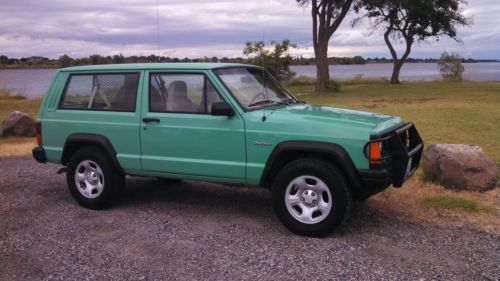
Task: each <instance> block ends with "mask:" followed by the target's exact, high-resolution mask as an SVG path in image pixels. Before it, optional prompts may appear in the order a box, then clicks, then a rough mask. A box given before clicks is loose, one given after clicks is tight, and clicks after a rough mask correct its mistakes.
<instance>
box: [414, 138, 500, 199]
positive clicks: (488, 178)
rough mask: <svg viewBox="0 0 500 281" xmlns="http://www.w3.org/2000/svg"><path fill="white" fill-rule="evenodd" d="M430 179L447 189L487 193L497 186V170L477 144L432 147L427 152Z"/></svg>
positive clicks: (425, 158)
mask: <svg viewBox="0 0 500 281" xmlns="http://www.w3.org/2000/svg"><path fill="white" fill-rule="evenodd" d="M423 169H424V173H425V174H426V176H427V178H431V179H432V180H435V181H437V182H438V183H440V184H442V185H443V186H445V187H447V188H452V189H462V190H473V191H481V192H483V191H487V190H490V189H493V188H495V187H496V183H497V181H498V167H497V166H496V165H495V163H494V162H493V161H492V160H491V158H489V157H488V156H487V155H486V154H485V153H484V152H483V150H482V149H481V148H480V147H479V146H476V145H467V144H433V145H431V146H429V148H427V150H425V151H424V156H423Z"/></svg>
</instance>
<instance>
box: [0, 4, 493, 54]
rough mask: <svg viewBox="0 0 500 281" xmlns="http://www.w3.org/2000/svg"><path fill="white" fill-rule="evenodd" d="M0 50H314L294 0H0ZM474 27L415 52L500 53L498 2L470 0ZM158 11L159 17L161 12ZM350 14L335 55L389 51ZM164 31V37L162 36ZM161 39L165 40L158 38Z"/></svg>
mask: <svg viewBox="0 0 500 281" xmlns="http://www.w3.org/2000/svg"><path fill="white" fill-rule="evenodd" d="M157 2H158V6H157ZM0 4H1V6H0V7H1V8H0V54H5V55H7V56H9V57H25V56H34V55H40V56H47V57H50V58H57V57H59V56H60V55H62V54H64V53H66V54H68V55H70V56H71V57H82V56H88V55H90V54H101V55H113V54H119V53H123V54H124V55H149V54H152V53H153V54H158V53H160V54H161V55H164V56H171V57H202V56H219V57H222V56H228V57H235V56H242V53H241V50H242V48H243V45H244V42H245V41H249V40H250V41H256V40H262V39H264V40H266V41H269V40H282V39H290V40H291V41H292V42H295V43H297V44H298V46H299V48H298V49H296V50H293V52H292V54H293V55H297V56H311V55H312V54H313V51H312V49H311V46H312V40H311V18H310V11H309V9H308V8H302V7H299V6H298V5H297V4H296V1H294V0H262V1H238V0H190V1H189V0H188V1H178V0H142V1H141V0H135V1H134V0H82V1H70V0H43V1H40V0H0ZM464 14H465V15H466V16H467V17H472V18H473V25H472V26H471V27H463V28H460V29H459V33H458V34H459V37H460V39H461V40H462V41H463V44H457V43H456V42H455V41H453V40H450V39H447V38H442V39H440V40H439V41H435V40H434V39H430V40H428V41H427V42H423V43H421V44H419V45H418V46H416V47H415V48H414V51H413V52H412V54H411V56H412V57H438V56H439V54H440V53H441V52H442V51H444V50H446V51H448V52H457V53H459V54H460V55H461V56H463V57H467V58H469V57H472V58H483V59H484V58H493V59H500V2H499V0H469V1H468V4H467V5H466V6H464ZM157 15H158V17H157ZM354 17H355V14H353V13H351V14H350V15H349V16H348V17H347V18H346V20H344V23H343V24H342V26H341V27H340V28H339V30H338V31H337V32H336V34H335V35H334V36H333V38H332V39H331V41H330V50H329V55H331V56H354V55H362V56H365V57H375V56H377V57H381V56H384V57H389V53H388V51H387V47H386V46H385V44H384V43H383V39H382V37H381V33H380V32H372V31H371V30H370V29H369V22H364V23H362V24H361V25H359V26H357V27H355V28H352V27H351V26H350V24H349V22H350V21H351V20H352V19H353V18H354ZM158 29H159V35H160V36H159V40H158V36H157V34H158V32H157V31H158ZM158 42H159V44H158Z"/></svg>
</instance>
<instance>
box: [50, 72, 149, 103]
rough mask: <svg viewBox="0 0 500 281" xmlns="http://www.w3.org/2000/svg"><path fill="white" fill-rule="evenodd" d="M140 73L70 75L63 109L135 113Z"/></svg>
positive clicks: (64, 95) (63, 96)
mask: <svg viewBox="0 0 500 281" xmlns="http://www.w3.org/2000/svg"><path fill="white" fill-rule="evenodd" d="M138 84H139V73H119V74H118V73H116V74H102V73H101V74H97V73H96V74H71V75H70V76H69V78H68V81H67V82H66V87H65V89H64V93H63V95H62V99H61V102H60V105H59V108H61V109H79V110H105V111H106V110H107V111H134V110H135V101H136V97H137V87H138Z"/></svg>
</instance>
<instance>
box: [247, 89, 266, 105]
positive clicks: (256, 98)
mask: <svg viewBox="0 0 500 281" xmlns="http://www.w3.org/2000/svg"><path fill="white" fill-rule="evenodd" d="M260 96H262V99H264V98H265V95H264V93H262V92H260V93H258V94H256V95H255V96H254V97H253V98H252V100H251V101H250V102H249V103H248V104H252V103H254V102H256V101H257V100H258V97H260Z"/></svg>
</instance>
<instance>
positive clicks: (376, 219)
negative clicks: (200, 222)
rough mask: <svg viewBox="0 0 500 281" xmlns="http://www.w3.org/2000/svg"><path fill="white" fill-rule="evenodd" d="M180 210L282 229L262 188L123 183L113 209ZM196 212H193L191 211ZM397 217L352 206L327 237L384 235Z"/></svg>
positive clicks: (139, 180) (134, 180)
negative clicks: (224, 216) (243, 219)
mask: <svg viewBox="0 0 500 281" xmlns="http://www.w3.org/2000/svg"><path fill="white" fill-rule="evenodd" d="M148 205H150V208H154V207H160V208H174V209H182V210H185V211H187V212H193V213H198V214H199V213H201V214H206V215H207V216H209V214H218V213H225V214H228V213H230V214H231V216H232V217H241V218H245V217H247V218H251V219H253V220H256V221H257V222H258V223H261V225H262V226H269V225H266V224H269V223H273V224H274V226H273V228H275V227H280V228H282V226H281V224H280V223H279V222H278V220H277V218H276V217H275V215H274V212H273V210H272V207H271V201H270V192H269V191H268V190H267V189H264V188H258V187H244V186H226V185H221V184H215V183H208V182H195V181H181V182H178V183H163V182H160V181H157V180H156V179H154V178H130V179H127V185H126V191H125V193H124V196H123V199H122V201H121V203H120V204H119V205H117V206H116V207H115V208H128V207H134V206H141V207H146V208H147V207H148ZM195 209H196V211H195ZM398 217H399V218H400V217H401V215H400V214H398V213H394V212H389V211H385V210H384V211H381V210H378V209H375V208H372V207H369V206H367V205H365V204H364V203H362V202H354V204H353V209H352V211H351V214H350V216H349V218H348V219H347V221H346V222H345V223H344V224H343V225H342V226H341V228H340V229H338V230H337V231H336V232H335V233H334V234H332V235H330V237H343V236H345V235H352V234H353V233H364V232H366V231H370V232H373V231H374V230H375V231H376V230H377V228H379V229H380V230H381V231H382V229H384V231H387V226H388V225H392V226H393V228H394V229H397V226H396V225H394V223H395V218H398ZM270 218H271V219H273V220H274V221H272V222H270V221H269V219H270Z"/></svg>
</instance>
